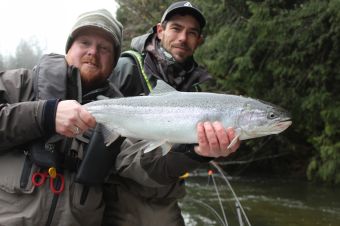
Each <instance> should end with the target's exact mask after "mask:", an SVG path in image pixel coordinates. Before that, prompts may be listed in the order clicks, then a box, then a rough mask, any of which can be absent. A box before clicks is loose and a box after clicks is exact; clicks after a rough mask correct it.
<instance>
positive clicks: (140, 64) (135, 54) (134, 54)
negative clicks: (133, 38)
mask: <svg viewBox="0 0 340 226" xmlns="http://www.w3.org/2000/svg"><path fill="white" fill-rule="evenodd" d="M122 56H131V57H132V58H133V59H134V60H135V62H136V63H137V67H138V71H139V73H140V74H141V75H142V76H143V78H144V81H145V83H146V86H147V89H145V87H144V89H145V90H148V91H149V92H151V90H152V86H151V84H150V81H149V79H148V76H147V75H146V73H145V70H144V66H143V65H144V64H143V61H144V59H143V57H142V55H141V54H140V53H139V52H137V51H134V50H127V51H124V52H123V53H122ZM142 84H143V86H144V82H143V83H142Z"/></svg>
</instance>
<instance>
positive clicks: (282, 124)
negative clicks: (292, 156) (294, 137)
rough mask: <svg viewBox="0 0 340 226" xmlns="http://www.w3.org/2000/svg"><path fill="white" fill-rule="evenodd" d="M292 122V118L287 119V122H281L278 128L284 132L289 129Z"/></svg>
mask: <svg viewBox="0 0 340 226" xmlns="http://www.w3.org/2000/svg"><path fill="white" fill-rule="evenodd" d="M292 123H293V122H292V120H291V119H290V118H287V119H285V120H281V121H280V122H279V123H278V124H277V125H276V127H277V128H278V129H279V130H280V131H283V130H285V129H287V128H288V127H289V126H290V125H291V124H292Z"/></svg>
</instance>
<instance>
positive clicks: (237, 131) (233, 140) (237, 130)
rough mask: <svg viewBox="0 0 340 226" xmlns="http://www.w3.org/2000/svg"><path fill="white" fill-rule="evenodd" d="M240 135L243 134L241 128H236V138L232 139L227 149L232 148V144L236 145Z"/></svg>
mask: <svg viewBox="0 0 340 226" xmlns="http://www.w3.org/2000/svg"><path fill="white" fill-rule="evenodd" d="M240 136H241V129H235V137H234V139H232V141H231V142H230V144H229V145H228V147H227V149H230V148H231V147H232V146H234V144H236V142H237V140H238V139H239V138H240Z"/></svg>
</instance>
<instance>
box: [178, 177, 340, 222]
mask: <svg viewBox="0 0 340 226" xmlns="http://www.w3.org/2000/svg"><path fill="white" fill-rule="evenodd" d="M227 178H228V182H229V184H230V185H231V188H230V187H229V186H228V184H227V182H226V181H225V179H224V177H223V176H221V174H218V173H216V174H213V175H208V174H207V173H206V172H202V171H200V172H196V174H195V175H192V176H189V178H188V179H187V180H186V184H187V196H186V197H185V198H184V199H183V200H182V201H181V207H182V210H183V215H184V218H185V222H186V225H188V226H207V225H222V226H239V225H245V226H246V225H249V224H248V223H247V219H248V220H249V223H250V225H252V226H319V225H320V226H340V187H339V186H337V187H331V186H324V185H319V184H313V183H310V182H307V181H303V180H293V179H282V178H280V179H273V178H272V179H270V178H240V177H239V178H236V177H232V178H230V177H227ZM231 189H232V190H233V191H234V193H235V194H236V196H237V198H235V197H234V196H233V193H232V191H231ZM237 199H238V200H239V202H240V204H241V207H243V210H244V212H245V214H246V217H247V219H246V217H244V216H242V217H241V220H239V219H240V217H238V214H237V212H238V210H239V212H241V210H242V209H241V208H236V200H237ZM221 206H223V209H224V211H222V208H221Z"/></svg>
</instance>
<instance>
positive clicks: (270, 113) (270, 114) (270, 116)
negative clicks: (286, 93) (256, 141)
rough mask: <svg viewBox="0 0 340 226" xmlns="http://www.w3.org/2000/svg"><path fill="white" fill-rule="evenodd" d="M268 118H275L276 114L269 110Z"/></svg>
mask: <svg viewBox="0 0 340 226" xmlns="http://www.w3.org/2000/svg"><path fill="white" fill-rule="evenodd" d="M268 118H269V119H274V118H276V114H275V113H274V112H269V113H268Z"/></svg>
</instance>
